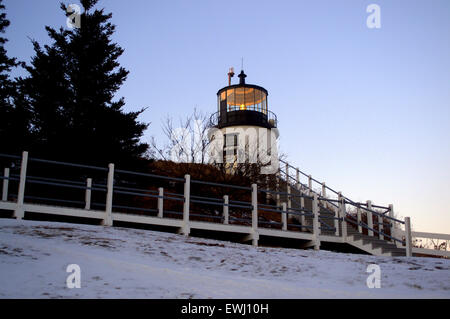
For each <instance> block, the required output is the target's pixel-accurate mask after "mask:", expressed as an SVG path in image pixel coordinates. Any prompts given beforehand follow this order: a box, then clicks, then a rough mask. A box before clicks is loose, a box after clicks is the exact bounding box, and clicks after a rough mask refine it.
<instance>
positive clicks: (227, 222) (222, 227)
mask: <svg viewBox="0 0 450 319" xmlns="http://www.w3.org/2000/svg"><path fill="white" fill-rule="evenodd" d="M1 155H3V156H9V157H12V158H16V159H17V160H19V159H20V161H21V164H20V175H19V176H18V178H17V179H18V191H17V198H16V200H15V201H11V200H8V190H9V188H10V186H9V181H10V180H14V179H13V178H12V177H11V176H10V171H9V168H5V169H4V174H3V176H2V179H3V188H2V200H1V201H0V209H2V210H6V211H13V212H14V213H13V216H14V217H15V218H17V219H22V218H24V216H25V212H35V213H43V214H53V215H60V216H74V217H83V218H92V219H97V220H99V221H100V222H101V224H103V225H105V226H112V225H113V222H114V221H122V222H131V223H140V224H149V225H160V226H168V227H176V228H177V229H178V232H179V233H181V234H184V235H186V236H187V235H189V233H190V231H191V229H200V230H209V231H220V232H231V233H236V234H242V235H243V236H244V237H243V240H245V241H251V242H252V244H253V245H255V246H256V245H258V240H259V237H260V236H268V237H278V238H291V239H299V240H302V241H303V244H302V246H303V247H314V248H315V249H320V245H321V242H334V243H343V244H344V243H348V238H347V226H348V225H347V224H348V223H349V222H350V221H349V220H348V219H347V212H346V205H357V207H358V209H360V210H365V211H366V212H367V214H368V215H370V216H371V214H372V213H374V214H379V213H377V212H376V211H374V210H373V208H374V207H381V208H388V210H387V211H386V216H385V215H383V216H381V217H382V218H388V219H389V220H390V221H391V222H392V223H391V224H390V225H389V226H387V225H383V228H381V226H380V227H379V228H378V231H377V230H376V229H375V228H374V226H373V225H372V224H371V221H372V217H370V220H369V224H370V225H365V224H364V223H362V221H361V220H360V216H359V215H358V230H359V232H362V229H363V228H366V229H367V230H368V231H369V235H370V236H373V237H377V238H378V237H379V238H380V239H385V240H386V238H388V240H389V241H392V242H395V243H396V244H397V246H398V247H402V248H406V255H407V256H412V254H413V253H416V254H426V255H434V256H443V257H447V258H448V257H450V252H449V251H448V250H436V249H427V248H418V247H413V246H412V240H413V237H421V238H429V239H439V240H447V241H449V240H450V235H446V234H433V233H423V232H411V228H410V219H409V218H408V217H406V218H405V220H404V221H401V220H398V219H396V218H394V217H393V206H392V205H389V207H382V206H376V205H372V203H371V202H370V201H368V202H367V203H366V204H365V205H360V203H354V202H353V201H351V200H349V199H348V198H346V197H344V196H342V195H341V194H340V193H337V192H336V193H337V194H338V199H337V200H334V199H329V198H327V196H326V195H327V194H326V190H327V189H330V188H328V187H325V184H324V183H321V185H322V192H319V193H318V192H316V191H314V190H313V185H312V181H313V179H312V178H311V176H310V175H308V177H309V184H308V185H304V184H302V183H301V182H300V180H299V176H298V174H299V173H298V172H299V170H298V169H296V170H297V179H296V180H295V183H294V184H293V185H292V183H291V181H290V178H292V177H289V174H288V173H287V174H286V181H287V182H288V183H287V185H288V189H287V190H286V192H284V191H280V190H279V189H277V190H276V191H273V190H269V189H265V190H264V189H261V188H258V185H256V184H252V185H251V186H250V187H242V186H236V185H226V184H218V183H214V182H206V181H198V180H191V177H190V175H188V174H187V175H185V177H184V178H174V177H169V176H160V175H152V174H146V173H139V172H131V171H124V170H116V171H117V172H120V173H123V174H131V175H135V176H136V175H140V176H152V177H158V178H164V179H169V180H172V181H174V182H179V183H181V182H182V183H184V191H183V194H169V195H168V194H165V193H164V189H163V188H161V187H159V188H158V191H157V192H156V194H154V195H152V194H146V195H145V196H147V197H153V198H157V208H156V209H155V211H156V213H157V215H156V216H144V215H134V214H128V213H121V212H117V211H114V206H113V195H114V194H115V193H125V194H127V192H128V193H130V194H137V195H139V196H141V195H142V194H138V193H136V191H134V190H132V189H131V190H123V189H122V190H121V189H120V187H115V185H114V174H115V167H114V164H109V166H108V168H100V167H93V166H87V165H80V164H71V163H62V162H56V161H49V160H41V159H31V160H34V161H40V162H47V163H52V164H63V165H68V166H75V167H84V168H92V169H98V170H102V171H104V172H106V173H107V182H106V185H104V189H100V188H98V187H93V186H92V185H93V184H92V179H91V178H87V179H86V184H85V185H83V186H80V185H78V186H75V187H77V188H79V189H84V190H85V202H84V208H74V207H64V206H53V205H47V204H45V205H44V204H35V203H27V202H26V201H25V198H26V196H25V185H26V183H27V165H28V161H29V159H28V153H27V152H23V153H22V156H21V157H17V156H16V157H14V156H10V155H5V154H0V156H1ZM288 170H289V164H287V163H286V172H288ZM33 178H35V177H31V176H29V177H28V182H33ZM314 181H315V180H314ZM34 182H36V180H34ZM41 183H42V184H50V185H56V186H58V185H60V186H64V187H66V186H68V185H67V184H66V185H65V184H60V183H58V182H49V181H47V182H43V181H41ZM192 183H197V184H206V185H212V186H222V187H231V188H238V189H243V190H245V191H249V192H251V202H249V203H244V202H238V201H232V200H230V199H229V196H228V195H225V196H224V197H223V199H220V201H217V199H208V198H204V197H201V196H194V195H191V184H192ZM291 187H296V189H298V190H301V191H302V194H301V195H296V196H297V197H301V199H304V198H309V199H310V200H311V201H312V209H311V211H306V210H305V209H304V207H302V208H301V210H296V209H294V208H292V203H291V198H292V197H293V196H295V195H293V194H292V190H291V189H290V188H291ZM93 190H102V191H105V192H106V201H105V203H104V205H103V206H104V207H105V209H104V210H97V209H92V208H91V192H92V191H93ZM332 191H333V192H334V190H332ZM258 192H264V193H265V194H266V195H267V194H269V193H272V194H273V195H275V196H276V197H277V198H278V199H279V198H280V195H282V196H286V198H287V202H284V203H280V204H279V205H278V204H277V205H275V206H271V205H267V204H262V203H258ZM177 196H178V197H177ZM166 200H177V201H182V202H183V212H180V215H182V216H181V218H167V217H165V216H164V214H165V210H164V201H166ZM190 203H205V204H213V205H217V206H218V207H221V209H222V216H221V217H220V218H221V222H220V223H214V222H205V221H194V220H191V217H192V216H193V214H192V213H191V210H190ZM319 206H322V207H323V206H325V207H327V206H329V207H331V209H332V210H335V217H331V218H332V219H333V220H334V226H335V227H334V230H335V234H334V235H324V234H323V232H322V229H326V228H324V226H325V225H324V223H323V222H322V221H321V219H320V217H321V216H320V214H319ZM233 207H240V208H246V209H249V210H250V211H251V219H250V220H249V226H245V225H233V224H231V219H230V214H229V209H230V208H233ZM355 207H356V206H355ZM259 210H268V211H273V212H277V213H280V214H281V223H280V229H273V228H265V227H261V221H260V220H259V218H258V212H259ZM289 214H297V215H299V216H301V217H302V218H304V217H305V216H312V226H311V228H310V229H309V230H308V231H305V227H307V226H304V224H303V223H302V227H301V229H300V231H292V230H288V226H289V224H288V216H289ZM380 215H381V214H380ZM209 217H210V216H209ZM379 218H380V216H379ZM303 226H304V227H303ZM400 226H403V229H401V228H400ZM327 227H328V226H327ZM384 227H391V236H389V235H387V234H385V233H383V231H384ZM447 247H448V246H447Z"/></svg>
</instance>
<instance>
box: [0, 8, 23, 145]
mask: <svg viewBox="0 0 450 319" xmlns="http://www.w3.org/2000/svg"><path fill="white" fill-rule="evenodd" d="M2 2H3V0H0V33H5V30H6V28H7V27H8V26H9V25H10V22H9V20H8V19H7V18H6V13H5V12H3V11H4V10H5V6H4V5H3V3H2ZM7 41H8V39H6V38H4V37H2V36H0V145H1V148H2V152H6V153H17V152H20V151H21V150H22V149H23V147H24V146H25V145H27V143H28V140H29V131H30V126H29V111H28V108H27V104H23V103H17V105H16V103H15V100H18V99H17V96H18V95H17V87H16V82H15V81H13V80H11V79H10V72H11V69H12V68H14V67H16V66H18V65H19V63H18V62H17V61H16V59H15V58H9V57H8V55H7V52H6V49H5V43H6V42H7Z"/></svg>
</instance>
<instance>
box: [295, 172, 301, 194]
mask: <svg viewBox="0 0 450 319" xmlns="http://www.w3.org/2000/svg"><path fill="white" fill-rule="evenodd" d="M295 183H296V184H295V185H297V189H298V190H299V191H301V187H300V186H301V185H300V170H299V169H298V168H296V169H295Z"/></svg>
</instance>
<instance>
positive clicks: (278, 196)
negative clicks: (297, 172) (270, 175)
mask: <svg viewBox="0 0 450 319" xmlns="http://www.w3.org/2000/svg"><path fill="white" fill-rule="evenodd" d="M276 179H277V186H276V187H277V189H276V191H277V194H276V202H277V207H280V194H278V193H279V192H280V173H279V172H278V173H277V175H276Z"/></svg>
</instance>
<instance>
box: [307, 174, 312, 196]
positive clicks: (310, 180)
mask: <svg viewBox="0 0 450 319" xmlns="http://www.w3.org/2000/svg"><path fill="white" fill-rule="evenodd" d="M308 188H309V189H308V195H309V196H311V194H312V177H311V175H308Z"/></svg>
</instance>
